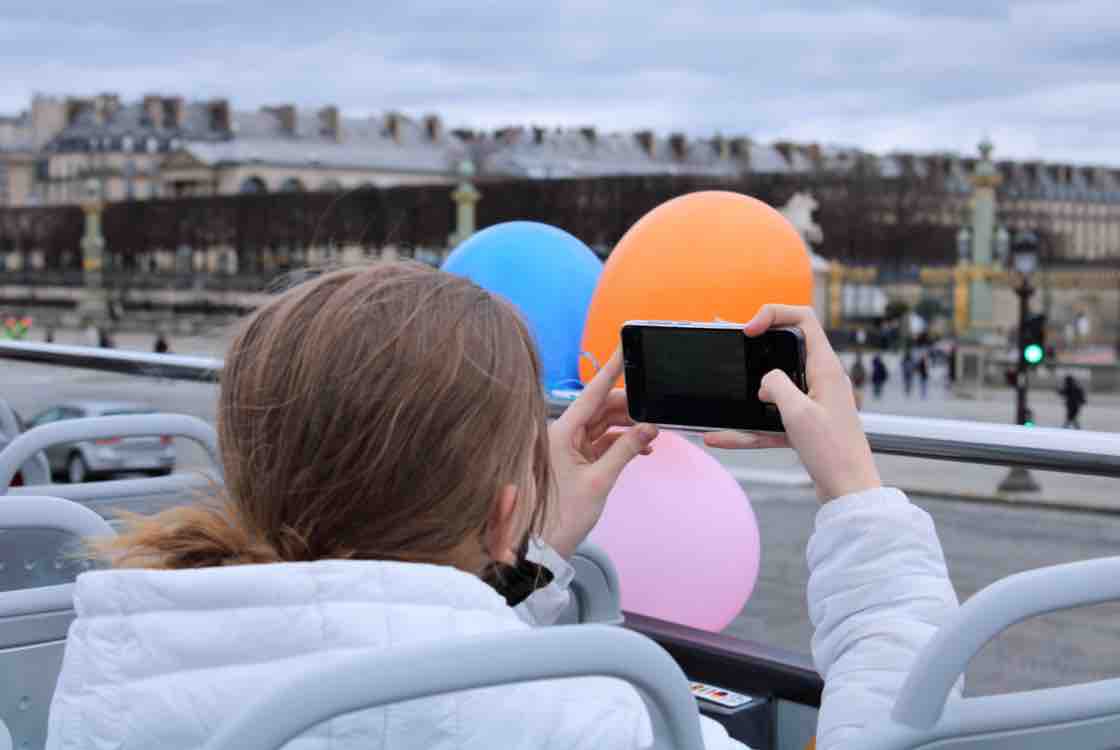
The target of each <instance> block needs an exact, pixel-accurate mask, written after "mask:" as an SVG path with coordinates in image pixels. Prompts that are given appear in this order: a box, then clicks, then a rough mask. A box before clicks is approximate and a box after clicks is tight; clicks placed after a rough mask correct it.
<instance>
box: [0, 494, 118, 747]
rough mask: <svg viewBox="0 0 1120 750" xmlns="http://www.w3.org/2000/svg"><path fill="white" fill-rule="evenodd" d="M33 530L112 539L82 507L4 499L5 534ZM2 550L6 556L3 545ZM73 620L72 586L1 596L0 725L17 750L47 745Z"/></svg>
mask: <svg viewBox="0 0 1120 750" xmlns="http://www.w3.org/2000/svg"><path fill="white" fill-rule="evenodd" d="M28 530H46V531H52V532H58V533H65V534H69V535H71V536H73V537H83V538H84V537H97V536H111V535H112V534H113V530H112V528H110V527H109V525H108V524H107V523H106V522H105V521H104V519H102V518H101V517H100V516H98V515H97V514H96V513H94V512H93V511H91V510H89V509H88V508H84V507H82V506H81V505H78V504H77V503H72V502H69V501H67V500H62V499H60V498H56V497H42V496H39V497H5V498H0V531H3V532H4V533H5V534H10V533H19V532H22V531H28ZM0 550H3V551H4V552H6V551H7V549H6V547H5V546H4V545H0ZM28 551H30V550H28ZM46 554H53V550H48V551H47V553H46ZM73 619H74V604H73V584H71V583H60V584H55V585H49V586H40V587H37V588H22V589H18V590H10V591H2V592H0V722H3V723H4V724H6V725H7V729H8V731H9V732H10V733H11V737H12V741H13V743H14V746H15V747H17V748H24V747H26V748H32V749H33V748H40V747H42V746H43V744H44V743H45V742H46V731H47V714H48V711H49V709H50V701H51V696H52V695H53V694H54V687H55V683H56V681H57V680H58V673H59V670H60V669H61V668H62V653H63V649H64V647H65V643H66V632H67V629H68V628H69V627H70V623H71V622H72V621H73ZM0 747H2V745H0Z"/></svg>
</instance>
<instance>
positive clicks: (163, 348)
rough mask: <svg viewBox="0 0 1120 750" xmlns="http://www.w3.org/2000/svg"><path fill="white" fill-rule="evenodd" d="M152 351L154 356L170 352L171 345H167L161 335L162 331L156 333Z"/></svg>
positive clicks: (165, 339)
mask: <svg viewBox="0 0 1120 750" xmlns="http://www.w3.org/2000/svg"><path fill="white" fill-rule="evenodd" d="M152 351H154V352H155V353H156V354H167V353H168V352H170V351H171V345H170V344H168V343H167V338H166V337H165V336H164V335H163V331H159V332H158V333H156V343H155V345H154V346H153V347H152Z"/></svg>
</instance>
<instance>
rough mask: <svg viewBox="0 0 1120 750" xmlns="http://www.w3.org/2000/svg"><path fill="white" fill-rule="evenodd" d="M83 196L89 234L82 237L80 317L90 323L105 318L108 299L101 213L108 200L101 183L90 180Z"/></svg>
mask: <svg viewBox="0 0 1120 750" xmlns="http://www.w3.org/2000/svg"><path fill="white" fill-rule="evenodd" d="M83 193H84V194H83V196H82V212H83V213H84V214H85V233H84V234H83V235H82V243H81V247H82V287H83V288H82V291H81V297H80V300H79V302H78V314H79V315H81V316H82V317H83V318H85V319H86V320H87V321H88V322H93V321H95V320H97V319H99V318H101V317H102V316H104V315H105V313H106V310H107V305H108V298H107V296H106V294H105V286H104V283H103V278H102V269H103V267H104V256H105V237H104V236H103V235H102V233H101V212H102V211H103V210H104V209H105V201H104V200H103V199H102V196H101V183H100V182H99V181H98V180H96V179H94V178H92V177H91V178H89V179H88V180H86V182H85V185H84V190H83Z"/></svg>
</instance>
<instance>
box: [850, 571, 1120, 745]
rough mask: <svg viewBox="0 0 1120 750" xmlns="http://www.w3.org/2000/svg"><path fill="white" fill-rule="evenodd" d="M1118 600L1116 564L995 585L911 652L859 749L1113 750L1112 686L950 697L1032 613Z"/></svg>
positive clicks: (1119, 699)
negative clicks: (988, 647) (982, 656)
mask: <svg viewBox="0 0 1120 750" xmlns="http://www.w3.org/2000/svg"><path fill="white" fill-rule="evenodd" d="M1115 600H1120V557H1109V558H1102V559H1098V560H1087V561H1084V562H1076V563H1070V564H1067V565H1057V566H1054V567H1049V568H1041V569H1039V570H1032V571H1028V572H1025V573H1019V574H1018V575H1014V576H1010V577H1008V578H1005V579H1003V580H1001V581H997V582H996V583H994V584H992V585H991V586H989V587H988V588H986V589H984V590H982V591H980V592H979V593H977V594H976V595H974V596H973V597H972V598H971V599H969V600H968V601H967V602H965V604H964V605H963V606H962V607H961V608H960V610H959V611H958V612H957V613H956V615H955V616H954V617H953V618H952V619H951V620H950V621H949V622H947V623H946V624H945V625H944V626H943V627H942V628H941V629H940V630H939V631H938V632H937V634H936V635H935V636H934V638H933V639H932V640H931V641H930V642H929V643H928V644H927V645H926V647H925V648H924V649H923V650H922V652H921V653H920V654H919V656H918V659H917V661H916V662H915V664H914V667H913V669H912V670H911V672H910V674H909V675H908V676H907V679H906V682H905V683H904V684H903V687H902V690H901V691H900V692H899V695H898V698H897V700H896V702H895V705H894V708H893V710H892V711H891V715H890V717H889V718H885V720H884V723H883V725H882V726H881V727H879V728H877V729H876V730H875V731H874V732H872V734H871V735H870V736H869V737H868V738H867V741H866V742H862V743H861V747H865V748H868V750H917V749H918V748H930V749H931V750H932V748H935V747H936V748H937V749H938V750H950V749H951V750H1010V749H1011V748H1016V749H1017V750H1034V749H1035V748H1069V750H1114V749H1115V748H1117V747H1120V679H1108V680H1098V681H1096V682H1089V683H1084V684H1080V685H1070V686H1067V687H1060V688H1048V689H1044V690H1031V691H1027V692H1020V693H1010V694H1007V695H994V696H983V697H974V698H955V699H951V700H950V699H949V696H950V694H951V692H952V687H953V685H954V684H955V683H956V682H957V681H958V680H959V679H960V677H961V675H962V674H963V673H964V671H965V668H966V667H967V666H968V663H969V661H971V660H972V658H973V657H974V656H975V655H976V653H977V652H978V651H979V650H980V648H981V647H982V646H983V645H984V644H985V643H987V642H988V641H990V640H991V639H992V638H994V637H995V636H997V635H998V634H999V633H1000V632H1001V631H1003V630H1005V629H1006V628H1008V627H1010V626H1012V625H1014V624H1015V623H1018V622H1022V621H1023V620H1025V619H1027V618H1029V617H1034V616H1036V615H1041V614H1046V613H1047V612H1055V611H1058V610H1062V609H1068V608H1070V607H1081V606H1088V605H1092V604H1101V603H1104V602H1108V601H1115Z"/></svg>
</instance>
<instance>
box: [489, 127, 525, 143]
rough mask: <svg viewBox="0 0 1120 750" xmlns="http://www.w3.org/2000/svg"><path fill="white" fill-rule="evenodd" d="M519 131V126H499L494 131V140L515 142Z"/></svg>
mask: <svg viewBox="0 0 1120 750" xmlns="http://www.w3.org/2000/svg"><path fill="white" fill-rule="evenodd" d="M520 133H521V128H519V127H513V126H510V127H507V128H499V129H498V130H495V131H494V140H496V141H501V142H502V143H505V144H510V143H515V142H516V141H517V140H518V136H519V135H520Z"/></svg>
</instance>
